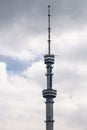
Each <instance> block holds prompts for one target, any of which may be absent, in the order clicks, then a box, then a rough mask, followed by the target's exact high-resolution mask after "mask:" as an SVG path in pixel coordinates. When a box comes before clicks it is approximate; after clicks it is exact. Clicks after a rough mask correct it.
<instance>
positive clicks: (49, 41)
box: [48, 5, 51, 55]
mask: <svg viewBox="0 0 87 130" xmlns="http://www.w3.org/2000/svg"><path fill="white" fill-rule="evenodd" d="M50 30H51V28H50V5H48V54H49V55H50V50H51V49H50V43H51V40H50Z"/></svg>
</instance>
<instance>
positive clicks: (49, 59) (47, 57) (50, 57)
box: [44, 54, 55, 64]
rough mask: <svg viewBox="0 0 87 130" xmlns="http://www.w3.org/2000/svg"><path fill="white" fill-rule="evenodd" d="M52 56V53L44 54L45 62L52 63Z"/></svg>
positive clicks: (53, 56)
mask: <svg viewBox="0 0 87 130" xmlns="http://www.w3.org/2000/svg"><path fill="white" fill-rule="evenodd" d="M54 58H55V55H53V54H50V55H45V56H44V62H45V64H54Z"/></svg>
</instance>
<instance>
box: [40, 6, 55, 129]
mask: <svg viewBox="0 0 87 130" xmlns="http://www.w3.org/2000/svg"><path fill="white" fill-rule="evenodd" d="M50 31H51V28H50V5H48V54H46V55H45V56H44V63H45V64H46V69H47V73H46V76H47V88H46V89H44V90H43V91H42V94H43V97H44V98H46V130H53V122H54V120H53V103H54V101H53V99H54V98H55V97H56V94H57V91H56V90H54V89H53V88H52V77H53V73H52V68H53V66H52V65H53V64H54V61H55V55H54V54H51V38H50Z"/></svg>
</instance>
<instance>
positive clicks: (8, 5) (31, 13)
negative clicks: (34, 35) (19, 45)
mask: <svg viewBox="0 0 87 130" xmlns="http://www.w3.org/2000/svg"><path fill="white" fill-rule="evenodd" d="M48 3H49V1H48V2H47V1H43V0H35V1H34V0H33V1H32V0H22V1H21V0H15V1H12V0H8V1H7V0H4V1H0V24H1V26H2V27H3V26H6V25H7V23H8V24H12V23H14V22H18V21H20V19H22V18H23V17H25V18H26V21H27V23H29V24H30V25H31V26H32V29H33V26H34V27H35V26H37V27H38V28H40V27H42V28H43V26H44V23H45V22H46V20H47V18H46V17H47V5H48ZM50 3H51V5H52V19H53V20H52V22H53V23H56V24H55V25H56V28H57V26H58V28H60V27H61V29H62V28H66V27H68V26H74V25H73V24H75V22H76V23H78V24H79V23H81V22H83V23H84V22H85V20H86V17H87V15H86V14H87V8H86V6H87V1H86V0H83V1H81V0H79V1H78V0H73V1H72V0H67V1H65V0H62V1H61V0H59V1H57V0H54V1H52V0H51V1H50ZM44 18H45V19H44ZM43 20H44V21H45V22H44V23H43ZM73 22H74V23H73ZM32 23H33V25H32ZM25 24H26V23H25ZM40 25H42V26H40ZM53 25H54V24H53ZM77 26H78V25H77ZM25 27H26V25H25ZM26 29H27V27H26Z"/></svg>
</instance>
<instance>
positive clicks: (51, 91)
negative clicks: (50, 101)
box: [42, 89, 57, 98]
mask: <svg viewBox="0 0 87 130" xmlns="http://www.w3.org/2000/svg"><path fill="white" fill-rule="evenodd" d="M42 93H43V97H44V98H48V97H51V98H55V97H56V95H57V91H56V90H54V89H44V90H43V91H42Z"/></svg>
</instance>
